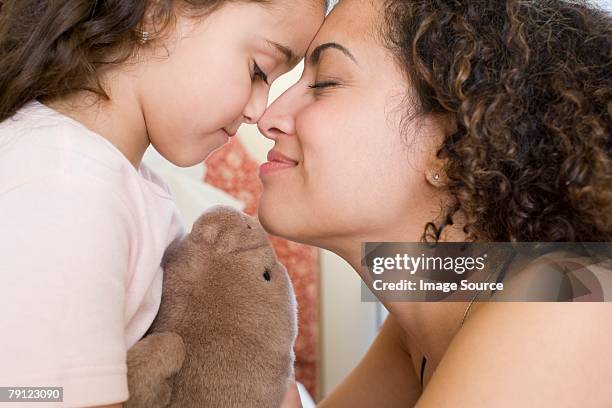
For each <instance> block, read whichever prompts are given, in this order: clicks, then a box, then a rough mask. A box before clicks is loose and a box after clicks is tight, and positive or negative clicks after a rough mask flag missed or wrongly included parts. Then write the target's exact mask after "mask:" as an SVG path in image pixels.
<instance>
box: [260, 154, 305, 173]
mask: <svg viewBox="0 0 612 408" xmlns="http://www.w3.org/2000/svg"><path fill="white" fill-rule="evenodd" d="M297 165H298V162H297V161H295V160H293V159H290V158H288V157H287V156H285V155H284V154H282V153H280V152H278V151H276V150H270V152H268V162H267V163H264V164H262V165H261V166H260V167H259V175H260V176H265V175H267V174H270V173H274V172H277V171H281V170H286V169H290V168H293V167H295V166H297Z"/></svg>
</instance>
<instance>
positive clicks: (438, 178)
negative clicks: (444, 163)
mask: <svg viewBox="0 0 612 408" xmlns="http://www.w3.org/2000/svg"><path fill="white" fill-rule="evenodd" d="M433 178H434V180H436V181H438V180H440V175H439V174H438V173H436V174H434V176H433Z"/></svg>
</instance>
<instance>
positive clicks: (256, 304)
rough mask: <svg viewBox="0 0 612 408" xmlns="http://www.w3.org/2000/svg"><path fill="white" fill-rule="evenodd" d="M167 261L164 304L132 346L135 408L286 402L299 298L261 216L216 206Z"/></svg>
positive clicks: (243, 407)
mask: <svg viewBox="0 0 612 408" xmlns="http://www.w3.org/2000/svg"><path fill="white" fill-rule="evenodd" d="M162 268H163V270H164V278H163V289H162V300H161V305H160V308H159V312H158V314H157V316H156V318H155V320H154V321H153V323H152V325H151V327H150V328H149V330H148V331H147V333H146V334H145V336H144V337H143V338H142V339H141V340H140V341H139V342H137V343H136V344H135V345H134V346H133V347H132V348H131V349H130V350H129V351H128V356H127V366H128V388H129V393H130V398H129V400H128V401H127V402H126V403H125V406H126V408H141V407H142V408H145V407H146V408H156V407H176V408H178V407H180V408H190V407H198V408H200V407H207V408H216V407H222V408H233V407H240V408H247V407H253V408H256V407H262V408H264V407H265V408H271V407H279V406H280V404H281V402H282V399H283V397H284V395H285V392H286V390H287V386H288V384H289V380H290V378H292V376H293V363H294V358H295V356H294V353H293V345H294V342H295V337H296V334H297V322H296V300H295V295H294V292H293V287H292V285H291V281H290V279H289V277H288V275H287V271H286V269H285V268H284V266H283V265H282V264H281V263H279V262H278V260H277V258H276V255H275V253H274V250H273V249H272V246H271V245H270V243H269V241H268V238H267V235H266V233H265V231H264V229H263V228H262V227H261V225H260V224H259V222H258V221H257V220H256V219H255V218H253V217H250V216H248V215H246V214H244V213H242V212H239V211H236V210H234V209H232V208H231V207H226V206H216V207H213V208H211V209H209V210H207V211H205V212H204V213H203V214H202V215H201V216H200V217H199V218H198V219H197V220H196V222H195V223H194V225H193V228H192V230H191V232H190V233H189V234H186V235H185V236H183V237H181V238H179V239H177V240H175V241H174V242H173V243H172V244H170V246H169V247H168V249H167V250H166V252H165V253H164V256H163V259H162Z"/></svg>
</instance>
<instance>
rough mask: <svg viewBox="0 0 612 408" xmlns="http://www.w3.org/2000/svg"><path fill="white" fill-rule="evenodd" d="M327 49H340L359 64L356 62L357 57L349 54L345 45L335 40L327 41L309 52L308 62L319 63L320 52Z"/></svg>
mask: <svg viewBox="0 0 612 408" xmlns="http://www.w3.org/2000/svg"><path fill="white" fill-rule="evenodd" d="M329 49H332V50H338V51H341V52H342V53H343V54H344V55H346V56H347V57H349V58H350V59H351V60H352V61H353V62H354V63H355V64H357V65H359V64H358V63H357V59H356V58H355V57H354V56H353V54H351V52H350V51H349V50H348V49H347V48H346V47H344V46H342V45H340V44H338V43H335V42H328V43H325V44H321V45H319V46H318V47H317V48H315V49H314V51H313V52H312V54H310V58H309V62H310V64H311V65H317V64H318V63H319V60H320V59H321V54H323V51H325V50H329Z"/></svg>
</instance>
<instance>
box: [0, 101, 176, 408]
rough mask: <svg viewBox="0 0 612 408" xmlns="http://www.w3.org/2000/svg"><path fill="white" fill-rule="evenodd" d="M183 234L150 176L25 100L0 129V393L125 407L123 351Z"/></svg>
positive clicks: (167, 195)
mask: <svg viewBox="0 0 612 408" xmlns="http://www.w3.org/2000/svg"><path fill="white" fill-rule="evenodd" d="M184 231H185V229H184V226H183V219H182V218H181V216H180V214H179V212H178V209H177V208H176V205H175V203H174V201H173V198H172V194H171V192H170V190H169V188H168V186H167V185H166V184H165V183H164V182H163V181H162V180H161V179H160V178H159V176H157V175H156V174H155V173H153V172H152V171H151V170H150V169H148V168H147V167H146V166H145V165H144V164H142V165H141V166H140V168H139V169H138V170H136V169H135V168H134V166H133V165H132V164H131V163H130V162H129V161H128V160H127V158H126V157H125V156H124V155H123V154H122V153H121V152H120V151H119V150H118V149H117V148H116V147H115V146H114V145H113V144H112V143H111V142H110V141H108V140H107V139H105V138H104V137H102V136H100V135H99V134H97V133H94V132H92V131H90V130H88V129H87V128H86V127H85V126H83V125H82V124H80V123H79V122H77V121H75V120H73V119H71V118H69V117H67V116H65V115H62V114H60V113H59V112H57V111H55V110H52V109H50V108H48V107H47V106H45V105H43V104H41V103H39V102H37V101H32V102H30V103H28V104H27V105H26V106H25V107H23V108H22V109H21V110H20V111H19V112H18V113H17V114H16V115H15V116H13V117H12V118H9V119H7V120H5V121H3V122H2V123H0V307H1V310H2V313H1V315H0V386H4V387H9V386H10V387H12V386H58V387H63V398H64V403H63V404H59V403H54V404H51V405H52V406H92V405H106V404H113V403H119V402H122V401H125V400H127V399H128V388H127V375H126V373H127V367H126V352H127V350H128V349H129V348H130V347H131V346H132V345H133V344H134V343H136V342H137V341H138V340H139V339H140V338H141V337H142V336H143V334H144V333H145V332H146V331H147V329H148V328H149V326H150V325H151V322H152V321H153V319H154V318H155V315H156V314H157V311H158V309H159V304H160V300H161V289H162V269H161V267H160V262H161V259H162V256H163V253H164V250H165V249H166V248H167V247H168V245H169V244H170V243H171V242H172V241H173V240H174V239H175V238H177V237H178V236H180V235H182V234H183V233H184ZM0 405H1V404H0ZM19 406H20V407H25V406H27V405H25V404H22V403H20V404H19ZM33 406H40V404H38V405H36V404H33Z"/></svg>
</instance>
